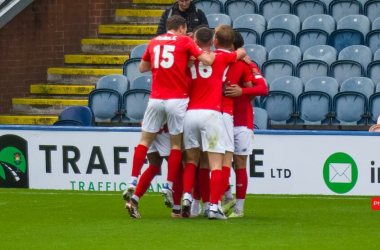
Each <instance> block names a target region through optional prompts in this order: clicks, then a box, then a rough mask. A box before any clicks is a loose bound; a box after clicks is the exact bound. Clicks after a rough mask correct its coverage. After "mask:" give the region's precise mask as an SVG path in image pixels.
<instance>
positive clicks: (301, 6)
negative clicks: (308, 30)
mask: <svg viewBox="0 0 380 250" xmlns="http://www.w3.org/2000/svg"><path fill="white" fill-rule="evenodd" d="M293 13H294V14H295V15H297V16H298V17H299V19H300V20H301V22H303V21H304V20H305V19H306V18H308V17H311V16H314V15H318V14H326V13H327V7H326V5H325V3H324V2H322V1H318V0H298V1H295V2H294V3H293Z"/></svg>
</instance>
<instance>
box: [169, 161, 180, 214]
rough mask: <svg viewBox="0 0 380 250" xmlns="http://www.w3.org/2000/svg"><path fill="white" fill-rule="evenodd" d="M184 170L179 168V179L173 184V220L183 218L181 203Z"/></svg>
mask: <svg viewBox="0 0 380 250" xmlns="http://www.w3.org/2000/svg"><path fill="white" fill-rule="evenodd" d="M182 175H183V168H182V167H181V168H179V171H178V172H177V177H176V178H175V180H174V183H173V204H174V205H173V209H172V213H171V216H172V218H182V215H181V201H182V193H183V182H182Z"/></svg>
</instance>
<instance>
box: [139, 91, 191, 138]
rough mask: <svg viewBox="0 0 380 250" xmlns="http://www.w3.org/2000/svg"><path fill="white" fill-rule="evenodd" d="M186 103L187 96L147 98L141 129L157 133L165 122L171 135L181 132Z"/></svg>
mask: <svg viewBox="0 0 380 250" xmlns="http://www.w3.org/2000/svg"><path fill="white" fill-rule="evenodd" d="M188 104H189V98H184V99H168V100H161V99H149V103H148V107H147V109H146V111H145V114H144V119H143V125H142V128H141V129H142V130H144V131H146V132H149V133H157V132H158V131H160V129H161V128H162V126H163V125H164V124H165V123H167V124H168V130H169V133H170V134H171V135H178V134H180V133H182V132H183V120H184V117H185V113H186V109H187V105H188Z"/></svg>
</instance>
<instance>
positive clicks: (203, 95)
mask: <svg viewBox="0 0 380 250" xmlns="http://www.w3.org/2000/svg"><path fill="white" fill-rule="evenodd" d="M214 53H215V61H214V63H213V64H212V65H211V66H204V65H203V64H202V62H200V61H199V60H195V62H194V65H193V67H192V68H191V77H192V79H193V82H192V89H191V95H190V101H189V107H188V108H187V109H188V110H191V109H211V110H216V111H219V112H221V111H222V87H223V80H224V79H223V78H224V74H225V71H226V68H227V67H228V66H229V65H230V63H232V62H235V61H236V58H237V53H236V52H232V53H231V52H229V51H227V50H219V49H218V50H216V51H214Z"/></svg>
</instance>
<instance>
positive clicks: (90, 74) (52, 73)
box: [47, 68, 123, 84]
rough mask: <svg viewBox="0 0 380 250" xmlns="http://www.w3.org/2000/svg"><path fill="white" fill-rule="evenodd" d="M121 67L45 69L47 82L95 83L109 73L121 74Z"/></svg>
mask: <svg viewBox="0 0 380 250" xmlns="http://www.w3.org/2000/svg"><path fill="white" fill-rule="evenodd" d="M122 73H123V69H121V68H120V69H119V68H115V69H108V68H107V69H104V68H49V69H48V70H47V74H48V76H47V80H48V82H60V83H65V84H70V83H72V84H75V83H78V82H80V83H82V84H95V83H97V81H98V80H99V79H100V78H101V77H103V76H105V75H109V74H122Z"/></svg>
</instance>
